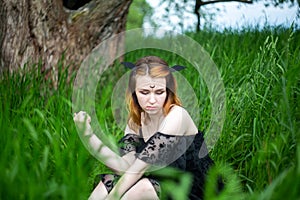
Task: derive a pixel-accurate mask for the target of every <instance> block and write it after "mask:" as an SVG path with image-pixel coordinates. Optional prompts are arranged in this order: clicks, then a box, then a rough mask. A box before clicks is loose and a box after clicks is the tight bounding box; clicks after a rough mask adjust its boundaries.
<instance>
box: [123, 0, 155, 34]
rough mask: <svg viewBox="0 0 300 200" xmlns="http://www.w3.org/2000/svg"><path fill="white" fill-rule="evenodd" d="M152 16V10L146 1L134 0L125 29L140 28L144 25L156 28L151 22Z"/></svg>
mask: <svg viewBox="0 0 300 200" xmlns="http://www.w3.org/2000/svg"><path fill="white" fill-rule="evenodd" d="M152 15H153V8H152V7H151V6H150V5H149V4H148V3H147V1H146V0H134V1H133V2H132V4H131V5H130V8H129V13H128V17H127V22H126V29H133V28H142V27H143V24H145V23H148V24H150V25H151V26H157V24H156V23H155V22H154V21H153V20H151V16H152Z"/></svg>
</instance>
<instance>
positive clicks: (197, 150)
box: [101, 132, 222, 200]
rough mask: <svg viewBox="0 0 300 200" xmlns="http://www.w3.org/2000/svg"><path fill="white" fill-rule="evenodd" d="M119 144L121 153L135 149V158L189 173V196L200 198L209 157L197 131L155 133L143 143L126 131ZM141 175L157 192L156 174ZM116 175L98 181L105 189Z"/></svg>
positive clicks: (201, 197)
mask: <svg viewBox="0 0 300 200" xmlns="http://www.w3.org/2000/svg"><path fill="white" fill-rule="evenodd" d="M119 144H120V154H121V155H125V154H127V153H129V152H132V151H135V152H136V154H135V156H136V157H137V158H138V159H141V160H143V161H144V162H146V163H149V164H151V165H153V166H169V167H174V168H176V169H179V170H181V171H184V172H190V173H191V174H192V175H193V182H192V188H191V190H190V194H189V199H191V200H193V199H198V200H199V199H203V192H204V184H205V176H206V173H207V171H208V169H209V168H210V167H211V166H212V165H213V160H212V159H211V158H210V157H209V155H208V152H207V148H206V145H205V143H204V138H203V134H202V133H201V132H198V133H197V134H196V135H191V136H172V135H166V134H163V133H160V132H157V133H155V134H154V135H153V136H152V137H151V138H149V140H148V141H146V142H145V141H144V139H143V138H142V137H141V136H139V135H137V134H126V135H125V136H124V137H123V138H121V140H120V141H119ZM144 177H147V178H148V179H149V181H150V182H151V183H152V185H153V187H154V189H155V190H156V192H157V193H158V195H160V184H159V181H160V179H159V177H155V175H151V173H150V174H149V175H148V174H147V175H145V176H144ZM118 178H119V177H118V176H117V175H112V174H103V175H101V180H102V182H103V183H104V184H105V186H106V188H107V190H108V192H110V190H111V189H112V188H113V186H114V184H115V183H116V182H117V180H118ZM221 184H222V183H221ZM219 186H220V185H219ZM221 187H222V186H221ZM162 190H163V189H162ZM162 192H163V191H162Z"/></svg>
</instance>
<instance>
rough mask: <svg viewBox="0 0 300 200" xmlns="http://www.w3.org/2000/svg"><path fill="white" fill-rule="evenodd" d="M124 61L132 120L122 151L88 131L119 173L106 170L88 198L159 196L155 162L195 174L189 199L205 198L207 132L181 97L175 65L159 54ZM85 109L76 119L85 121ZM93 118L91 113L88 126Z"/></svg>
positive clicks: (91, 139)
mask: <svg viewBox="0 0 300 200" xmlns="http://www.w3.org/2000/svg"><path fill="white" fill-rule="evenodd" d="M125 65H127V66H129V68H131V70H132V71H131V73H130V77H129V84H128V89H127V94H126V96H127V103H128V108H129V117H128V123H127V127H126V129H125V136H124V137H123V138H122V139H121V140H120V142H119V143H120V154H121V156H118V155H116V154H115V153H114V152H112V151H111V150H110V149H109V148H107V147H104V146H103V145H102V143H101V141H100V140H99V139H98V138H97V137H96V136H95V135H94V134H92V132H91V130H89V131H86V133H85V134H86V135H87V136H88V137H89V142H90V144H91V146H92V147H93V148H94V149H98V152H99V154H101V155H102V156H103V158H104V159H103V160H105V164H106V165H107V166H109V167H110V168H112V169H113V170H114V169H115V170H114V171H115V173H116V174H104V175H102V178H101V181H100V182H99V184H98V185H97V186H96V188H95V189H94V191H93V192H92V194H91V196H90V198H89V199H130V200H134V199H138V200H141V199H151V200H153V199H159V194H160V192H163V191H161V188H160V184H159V181H158V179H156V178H155V176H151V175H148V174H149V173H147V175H145V172H147V171H148V170H149V169H151V167H155V166H160V167H165V166H169V167H175V168H177V169H179V170H182V171H187V172H190V173H192V174H193V183H192V187H191V192H190V194H189V199H202V198H203V188H204V184H205V175H206V173H207V171H208V169H209V167H210V166H211V165H212V164H213V161H212V160H211V159H210V158H209V156H208V155H207V153H205V155H204V156H201V155H200V150H201V151H202V152H203V150H204V151H206V147H205V144H204V139H203V134H202V133H201V132H199V131H198V129H197V126H196V125H195V124H194V122H193V120H192V119H191V117H190V115H189V113H188V112H187V111H186V110H185V109H184V108H183V107H182V106H181V102H180V100H179V98H178V97H177V94H176V87H177V86H176V81H175V79H174V76H173V74H172V72H173V71H174V68H170V67H169V66H168V64H167V63H166V62H165V61H164V60H162V59H161V58H159V57H156V56H147V57H144V58H141V59H140V60H138V61H137V62H136V63H135V64H130V63H125ZM82 114H83V115H84V113H82V112H80V113H78V114H75V117H74V120H75V121H77V122H78V121H80V120H79V117H80V116H81V117H82ZM89 122H90V119H89V118H88V120H87V126H89ZM202 145H203V146H202ZM117 174H118V175H117ZM150 174H151V173H150Z"/></svg>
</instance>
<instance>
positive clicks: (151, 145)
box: [136, 132, 194, 166]
mask: <svg viewBox="0 0 300 200" xmlns="http://www.w3.org/2000/svg"><path fill="white" fill-rule="evenodd" d="M193 138H194V136H175V135H166V134H163V133H160V132H157V133H155V134H154V135H153V136H152V137H151V138H150V139H149V140H148V141H147V142H146V143H145V145H144V146H143V148H142V150H141V152H140V153H137V155H136V156H137V158H139V159H141V160H143V161H144V162H146V163H149V164H152V165H158V166H164V165H169V164H171V163H173V162H174V161H175V160H177V159H178V158H179V157H180V156H182V155H183V154H184V153H185V152H186V150H187V148H188V147H189V145H190V144H191V143H192V141H193Z"/></svg>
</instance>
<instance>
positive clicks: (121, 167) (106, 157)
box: [74, 111, 130, 174]
mask: <svg viewBox="0 0 300 200" xmlns="http://www.w3.org/2000/svg"><path fill="white" fill-rule="evenodd" d="M74 122H75V124H76V126H77V127H78V130H79V131H80V132H82V133H83V135H84V137H85V138H86V140H87V142H88V144H89V147H90V148H91V150H92V151H93V153H94V155H96V156H97V157H98V158H99V159H100V160H101V161H102V162H103V163H104V164H105V165H106V166H107V167H109V168H111V169H112V170H113V171H114V172H116V173H117V174H123V173H124V172H125V171H126V170H127V169H128V168H129V167H130V164H129V163H128V162H127V161H126V160H128V159H124V158H122V157H120V156H119V155H118V154H116V153H115V152H114V151H112V150H111V149H110V148H109V147H107V146H106V145H105V144H104V143H103V142H102V141H101V140H100V139H99V138H98V137H97V136H96V135H95V134H94V133H93V130H92V127H91V126H90V122H91V118H90V116H89V115H88V114H86V113H85V112H83V111H80V112H79V113H75V114H74Z"/></svg>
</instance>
